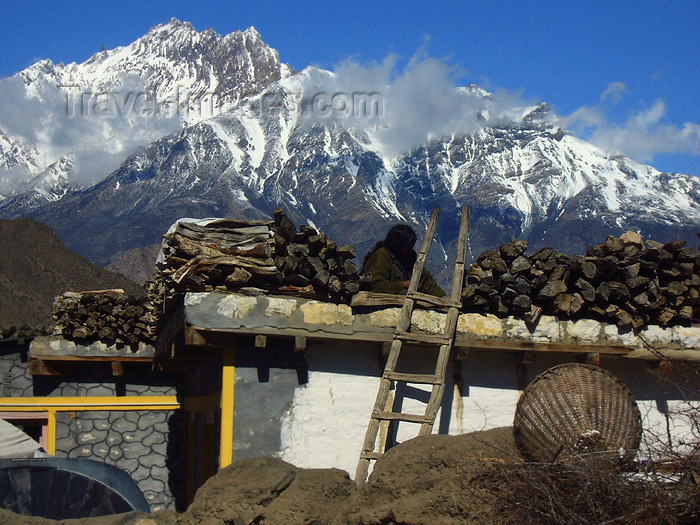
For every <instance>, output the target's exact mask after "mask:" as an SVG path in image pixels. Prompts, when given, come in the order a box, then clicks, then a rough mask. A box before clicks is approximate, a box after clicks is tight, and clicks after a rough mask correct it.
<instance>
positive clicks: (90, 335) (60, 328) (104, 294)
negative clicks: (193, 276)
mask: <svg viewBox="0 0 700 525" xmlns="http://www.w3.org/2000/svg"><path fill="white" fill-rule="evenodd" d="M151 310H152V306H151V304H150V303H149V301H148V300H147V298H146V297H133V296H131V295H129V294H126V293H124V291H123V290H97V291H89V292H66V293H64V294H63V295H60V296H58V297H56V299H55V301H54V304H53V320H54V331H53V333H54V335H61V336H63V337H64V338H66V339H71V340H74V341H77V342H89V341H97V340H100V341H102V342H103V343H105V344H108V345H113V344H120V345H136V344H138V343H139V341H142V342H145V343H153V341H154V339H155V332H154V330H153V327H152V326H151V324H150V322H149V318H150V314H151Z"/></svg>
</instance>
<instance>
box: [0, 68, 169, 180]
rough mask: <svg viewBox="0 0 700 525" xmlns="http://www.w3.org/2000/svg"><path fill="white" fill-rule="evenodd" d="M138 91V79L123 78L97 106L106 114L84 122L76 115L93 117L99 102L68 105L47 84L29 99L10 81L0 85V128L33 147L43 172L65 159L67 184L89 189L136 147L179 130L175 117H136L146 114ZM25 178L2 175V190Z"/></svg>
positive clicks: (19, 84) (77, 101)
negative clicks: (70, 166)
mask: <svg viewBox="0 0 700 525" xmlns="http://www.w3.org/2000/svg"><path fill="white" fill-rule="evenodd" d="M142 86H143V83H142V80H141V79H140V78H125V79H124V80H123V81H122V83H121V84H120V85H119V86H115V87H114V90H113V91H112V92H110V95H109V96H110V97H111V98H110V99H109V100H110V101H109V103H107V104H104V105H103V106H102V107H103V109H106V110H105V111H103V112H102V114H101V115H99V116H95V115H94V114H93V115H91V116H86V115H85V114H82V113H81V112H82V111H84V110H85V109H87V108H88V107H89V109H90V110H91V111H92V110H94V109H95V108H96V107H97V108H98V111H99V108H100V107H101V106H99V102H98V103H97V105H95V102H96V100H99V99H95V98H91V97H92V95H90V96H88V97H87V98H83V99H82V102H81V96H80V94H74V96H73V98H72V99H71V98H69V96H68V95H69V93H70V92H69V91H68V90H66V89H61V88H57V87H56V86H53V85H51V84H48V83H43V84H42V85H41V86H40V88H39V95H38V96H34V95H32V94H31V93H29V92H28V90H27V89H26V87H25V85H24V83H23V82H22V80H21V79H20V78H19V75H15V76H13V77H9V78H5V79H1V80H0V99H2V100H3V103H2V104H0V123H1V125H2V129H3V131H4V132H5V133H6V134H7V135H9V136H11V137H14V138H15V139H19V140H21V141H22V142H24V143H26V144H30V145H35V146H37V148H38V150H39V151H40V152H41V154H40V158H38V159H36V160H37V162H39V163H40V164H42V165H43V167H44V168H45V167H47V166H48V165H50V164H52V163H53V162H55V161H56V160H58V159H59V158H61V157H62V156H64V155H67V154H71V155H72V156H73V158H74V164H75V168H76V172H75V173H74V174H73V176H72V177H73V182H74V183H75V184H77V185H81V186H86V185H91V184H94V183H96V182H99V181H100V180H102V179H103V178H105V177H106V176H107V175H108V174H109V173H110V172H112V171H113V170H114V169H116V168H117V167H119V165H120V164H121V162H123V161H124V159H125V158H126V157H127V156H128V155H130V154H132V153H134V152H136V151H137V150H138V149H139V148H140V147H143V146H146V145H148V144H150V143H151V142H153V141H154V140H157V139H159V138H161V137H162V136H164V135H167V134H168V133H171V132H173V131H175V130H177V129H179V128H180V127H181V126H180V122H179V118H178V117H177V116H176V115H173V116H158V117H155V118H154V117H153V116H144V115H143V114H139V111H138V110H139V108H140V109H145V108H146V102H145V97H144V96H142V97H141V98H140V99H138V100H136V99H135V98H134V94H138V93H143V92H144V90H143V87H142ZM135 100H136V102H137V104H135V105H134V104H133V103H134V101H135ZM116 104H120V105H121V106H117V105H116ZM115 108H116V109H115ZM120 111H121V114H120ZM29 176H30V174H29V173H28V172H26V171H22V170H13V171H6V172H4V173H3V178H4V179H5V180H4V184H2V186H3V187H5V188H7V187H10V186H12V181H11V180H10V179H11V178H15V177H16V178H25V179H28V178H29Z"/></svg>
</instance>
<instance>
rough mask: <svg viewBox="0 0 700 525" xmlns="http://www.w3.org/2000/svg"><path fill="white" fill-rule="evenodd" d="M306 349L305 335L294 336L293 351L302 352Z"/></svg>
mask: <svg viewBox="0 0 700 525" xmlns="http://www.w3.org/2000/svg"><path fill="white" fill-rule="evenodd" d="M304 350H306V336H296V337H295V338H294V351H295V352H303V351H304Z"/></svg>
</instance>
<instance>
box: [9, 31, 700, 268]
mask: <svg viewBox="0 0 700 525" xmlns="http://www.w3.org/2000/svg"><path fill="white" fill-rule="evenodd" d="M134 75H136V76H138V77H140V78H142V79H143V80H144V83H143V84H140V85H139V86H137V87H139V89H141V88H144V89H149V90H151V91H152V92H153V93H155V95H154V96H156V97H160V99H161V100H167V99H168V98H169V97H170V98H172V97H173V96H175V97H176V98H175V99H174V100H176V103H177V104H180V103H181V102H182V103H184V104H185V105H184V106H178V107H181V108H186V109H189V110H193V109H194V110H196V109H197V107H198V106H197V104H199V103H200V102H201V101H202V100H203V98H202V97H205V95H207V94H208V93H215V94H217V96H219V97H221V100H225V101H226V104H228V105H229V106H230V107H229V106H226V107H225V108H224V109H223V110H222V111H221V113H220V114H218V115H217V116H214V117H212V118H201V117H204V116H206V115H202V114H196V112H195V111H189V113H188V115H189V116H188V117H187V118H182V119H181V118H180V117H182V114H184V113H187V112H184V110H183V113H181V114H179V115H175V117H177V118H176V121H177V122H176V124H177V125H176V126H175V129H169V130H168V129H167V126H164V127H161V128H153V127H152V128H149V129H148V130H146V131H143V129H142V128H139V127H138V119H137V118H134V119H130V118H120V119H112V120H107V123H108V125H107V126H106V129H107V131H106V132H107V133H108V134H110V133H111V134H112V135H111V136H112V139H110V144H111V143H112V142H114V143H115V144H114V145H112V149H110V150H105V151H104V152H103V156H110V155H111V158H112V160H114V161H115V162H116V164H115V167H116V169H115V170H114V171H112V172H111V174H109V176H107V177H106V178H103V177H102V176H100V177H97V179H102V180H100V182H98V183H97V184H93V185H88V186H87V187H84V188H77V189H76V183H75V179H76V177H78V174H79V171H80V169H81V167H80V166H81V162H83V163H84V162H85V160H84V159H85V157H84V156H83V157H81V155H80V153H79V152H71V151H67V152H64V153H62V155H60V156H59V157H57V158H55V159H54V160H53V161H49V160H46V161H41V162H40V160H39V159H40V158H42V157H46V156H47V153H46V149H44V150H42V146H41V145H36V146H32V145H28V144H27V143H26V142H21V141H18V140H15V139H13V138H12V137H11V136H10V135H9V134H7V133H6V134H2V135H0V160H1V159H7V160H4V162H5V164H4V165H6V166H10V167H14V168H13V169H16V168H17V166H19V165H20V164H21V163H22V162H24V163H25V165H26V166H30V167H31V170H30V172H31V174H32V175H33V178H32V179H31V180H30V181H29V182H27V183H26V184H25V186H24V187H23V189H22V190H21V191H16V192H15V194H13V195H11V196H9V197H7V198H5V199H4V200H0V216H2V217H18V216H26V215H31V216H33V217H35V218H38V219H39V220H41V221H43V222H46V223H47V224H49V225H51V226H52V227H53V228H54V229H55V230H56V231H57V233H58V234H59V235H60V236H61V238H62V239H64V241H65V242H66V243H67V244H68V245H69V246H70V247H71V248H73V249H74V250H76V251H78V252H79V253H81V254H83V255H85V256H87V257H88V258H90V259H91V260H93V261H96V262H100V263H103V264H106V263H108V262H110V261H111V260H113V259H114V258H115V257H116V256H117V255H118V254H119V253H122V252H125V251H127V250H130V249H133V248H137V247H142V246H147V245H151V244H153V243H156V242H159V240H160V236H161V235H162V234H163V232H165V231H166V229H167V228H168V227H169V226H170V225H171V224H172V223H173V222H174V221H175V220H176V219H178V218H181V217H206V216H226V215H229V216H237V217H242V218H263V217H268V216H270V215H271V213H272V211H273V210H274V209H275V208H277V207H281V208H284V209H285V210H286V211H287V213H288V214H289V215H290V217H292V219H293V220H294V221H295V222H296V223H297V224H299V223H310V224H313V225H315V226H317V227H318V228H320V229H323V230H325V231H327V232H328V233H329V234H330V235H331V237H333V238H334V239H337V240H339V241H340V242H343V243H353V244H356V245H357V246H358V248H359V252H360V253H362V252H363V251H364V250H366V249H367V248H369V246H370V245H371V244H372V243H374V242H375V240H377V239H378V238H380V237H382V236H383V235H384V233H385V232H386V230H387V229H388V227H390V226H391V225H392V224H394V223H396V222H408V223H411V224H413V225H414V226H417V230H418V231H422V230H423V229H424V226H425V223H426V221H427V218H428V217H429V215H430V212H431V210H432V209H433V208H435V207H440V208H441V209H442V219H441V222H440V227H439V229H438V238H437V242H436V248H435V249H433V252H432V253H433V256H432V261H431V265H432V267H433V268H435V269H439V268H440V267H443V268H444V267H445V261H446V260H447V257H448V254H450V253H452V252H453V250H454V245H455V243H456V235H457V228H458V224H459V220H458V218H457V215H458V212H459V208H460V207H461V206H462V205H464V204H468V205H469V206H471V208H472V227H471V234H470V251H471V254H472V255H476V254H478V253H480V252H481V251H483V250H484V249H489V248H494V247H497V246H499V245H501V244H503V243H505V242H507V241H508V240H510V239H511V238H513V237H518V238H523V239H526V240H528V242H529V243H530V245H531V247H537V246H542V245H552V246H554V247H556V248H558V249H560V250H562V251H565V252H569V253H581V252H582V251H583V250H584V249H585V247H586V246H587V244H589V243H592V242H595V243H599V242H602V241H603V240H604V239H605V237H606V236H607V235H609V234H620V233H621V232H623V231H625V230H629V229H632V230H637V231H640V232H641V233H642V235H643V236H644V237H646V238H655V239H658V240H672V239H674V238H676V237H680V238H683V239H687V240H690V241H692V242H693V243H694V242H696V241H695V239H696V236H695V232H696V231H698V230H699V229H700V183H699V182H698V179H697V178H696V177H694V176H690V175H680V174H673V173H660V172H659V171H657V170H655V169H654V168H652V167H650V166H645V165H641V164H638V163H636V162H633V161H632V160H630V159H628V158H626V157H624V156H621V155H619V154H610V153H607V152H604V151H602V150H600V149H598V148H596V147H594V146H593V145H591V144H589V143H586V142H584V141H582V140H580V139H577V138H576V137H574V136H572V135H571V134H570V133H569V132H567V131H566V130H564V129H561V128H559V127H558V126H557V125H556V119H554V118H553V115H552V113H551V110H550V108H549V106H548V105H547V104H546V103H541V104H535V105H530V106H522V107H520V106H512V105H511V106H508V107H505V108H504V107H503V105H502V104H499V103H497V101H496V100H495V98H494V96H493V95H491V94H490V93H488V92H487V91H485V90H483V89H482V88H480V87H479V86H476V85H470V86H466V87H463V88H458V89H456V90H452V91H454V93H444V96H446V97H449V98H450V99H451V103H452V104H453V107H451V109H450V111H452V110H455V111H457V112H458V113H459V114H460V115H462V114H463V116H464V118H463V119H462V120H456V121H455V123H453V124H454V125H451V127H452V128H453V129H452V131H450V132H440V133H431V134H428V135H426V138H424V139H422V140H420V141H417V142H416V141H414V143H413V145H412V146H410V147H403V148H402V147H397V144H405V141H404V142H401V141H397V137H399V138H400V137H401V136H402V134H405V132H406V131H411V130H410V129H407V128H409V127H410V126H409V125H407V124H405V122H403V121H401V120H400V119H399V120H396V119H394V120H392V113H391V112H392V109H391V107H390V106H391V104H390V103H391V100H390V98H391V97H390V96H389V95H388V93H389V91H386V93H385V94H386V98H387V100H385V101H383V102H386V104H387V107H386V108H384V109H385V110H386V115H384V116H383V118H384V119H385V120H381V119H379V120H375V121H372V122H373V123H374V124H373V125H367V122H366V121H362V120H358V119H353V118H342V115H341V116H338V115H332V116H331V117H330V118H326V116H325V115H320V114H319V112H318V111H314V108H315V109H316V110H318V108H317V107H315V106H314V103H315V101H317V95H318V94H319V93H321V94H324V93H326V94H328V93H333V92H334V91H333V90H334V89H336V88H337V85H336V84H337V80H338V79H337V78H336V76H335V75H334V74H333V73H330V72H328V71H323V70H319V69H315V68H312V67H309V68H307V69H305V70H304V71H302V72H301V73H294V72H293V71H291V69H290V68H289V67H288V66H286V65H284V64H282V63H281V62H280V61H279V58H278V55H277V52H276V51H274V50H272V49H271V48H269V47H268V46H267V45H265V44H264V42H262V40H261V39H260V36H259V35H258V34H257V32H255V30H253V29H249V30H246V31H244V32H240V31H239V32H235V33H232V34H231V35H228V36H226V37H220V36H219V35H217V34H216V33H214V32H213V31H210V30H209V31H203V32H201V33H198V32H197V31H195V30H194V28H193V27H192V26H191V25H189V24H186V23H181V22H178V21H176V20H171V21H170V22H169V23H168V24H165V25H162V26H157V27H155V28H153V29H152V30H151V31H149V33H148V34H146V35H145V36H144V37H143V38H141V39H139V40H137V41H136V42H134V43H133V44H131V45H130V46H127V47H125V48H118V49H115V50H112V51H103V52H101V53H98V54H96V55H94V56H93V57H92V58H91V59H89V60H88V61H87V62H85V63H83V64H80V65H76V64H70V65H68V66H63V65H60V64H59V65H57V66H55V65H53V64H51V63H50V62H48V61H44V62H41V63H37V64H35V65H34V66H32V67H31V68H28V69H27V70H25V71H23V72H22V73H20V74H18V75H15V77H12V78H11V79H12V80H13V82H15V84H14V85H15V87H16V85H17V83H18V82H19V83H20V84H21V86H22V90H24V91H22V95H23V96H24V95H26V94H29V95H30V96H31V97H34V98H36V99H42V100H49V101H50V100H51V97H54V96H55V89H56V88H55V86H57V85H59V84H60V85H67V84H68V83H74V85H78V86H80V89H83V90H88V89H93V87H94V89H95V90H99V89H103V88H104V89H106V88H108V87H110V86H114V85H115V84H116V83H119V82H121V84H122V85H124V86H126V87H129V86H130V84H129V82H131V80H132V79H133V78H134ZM0 82H1V81H0ZM91 86H93V87H91ZM178 86H180V87H182V86H186V87H187V90H189V91H188V92H189V93H190V94H194V95H195V96H193V97H191V98H190V99H189V101H184V102H183V101H182V100H179V99H177V93H178V89H179V88H178ZM5 87H6V86H5ZM2 88H3V86H2V85H0V90H2ZM131 88H133V85H132V86H131ZM131 88H130V89H131ZM324 90H325V91H324ZM122 93H126V91H124V92H122ZM197 97H199V99H197ZM124 100H126V99H122V102H123V101H124ZM197 100H199V102H198V101H197ZM62 103H63V104H65V100H64V101H63V102H62ZM188 104H189V106H188ZM193 104H194V105H193ZM159 107H161V109H163V106H159ZM403 108H405V106H403ZM438 109H439V108H438ZM163 111H165V110H164V109H163ZM193 114H196V116H195V117H192V115H193ZM375 116H376V115H375ZM393 116H394V117H396V110H394V115H393ZM79 120H80V119H79ZM166 121H167V119H166ZM81 122H82V121H81ZM124 122H126V124H124ZM133 122H136V124H133ZM98 123H99V124H100V125H101V126H103V121H99V122H98ZM55 124H56V123H55V122H54V126H55ZM61 124H63V125H64V128H61V129H62V132H63V133H65V134H69V135H70V134H73V135H75V137H86V135H85V133H86V132H87V131H89V132H94V131H95V128H94V127H82V126H77V127H76V126H74V125H73V121H64V122H61ZM183 125H184V127H183ZM2 126H3V123H2V122H0V128H1V127H2ZM103 127H104V126H103ZM441 129H442V128H441ZM86 130H87V131H86ZM165 130H167V132H166V131H165ZM117 131H119V132H128V134H127V135H128V136H130V137H133V136H134V135H137V136H138V137H137V138H138V140H132V141H131V142H128V143H127V142H124V141H126V139H120V138H119V137H122V135H119V136H117V135H118V134H117V133H116V132H117ZM158 131H161V132H162V133H161V134H160V135H157V137H156V138H157V140H148V138H149V137H150V136H152V135H153V134H155V133H157V132H158ZM139 132H142V134H141V135H140V136H139V135H138V133H139ZM81 133H82V135H81ZM39 135H40V134H39ZM94 140H95V141H96V142H100V141H101V142H104V141H105V140H106V139H105V138H104V136H103V135H100V134H98V135H97V138H96V139H94ZM139 141H140V142H139ZM137 143H138V144H146V145H147V146H146V147H142V148H141V149H140V150H137V149H136V148H134V149H135V152H134V153H133V154H131V155H129V156H128V157H127V156H126V154H125V153H124V152H125V151H127V150H128V149H129V148H132V147H133V146H134V145H135V144H137ZM416 144H417V145H416ZM13 152H14V153H13ZM120 155H121V156H120ZM13 159H14V160H13ZM82 165H84V164H82ZM76 166H77V167H76ZM1 167H2V166H0V168H1ZM27 169H29V168H27ZM1 173H2V172H0V177H1ZM78 178H80V177H78ZM438 273H440V272H439V271H438ZM444 273H449V271H448V270H445V272H444Z"/></svg>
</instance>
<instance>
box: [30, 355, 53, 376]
mask: <svg viewBox="0 0 700 525" xmlns="http://www.w3.org/2000/svg"><path fill="white" fill-rule="evenodd" d="M29 374H30V375H33V376H60V375H61V371H59V370H57V369H56V368H55V367H53V366H51V364H49V363H48V362H46V361H42V360H41V359H30V360H29Z"/></svg>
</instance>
